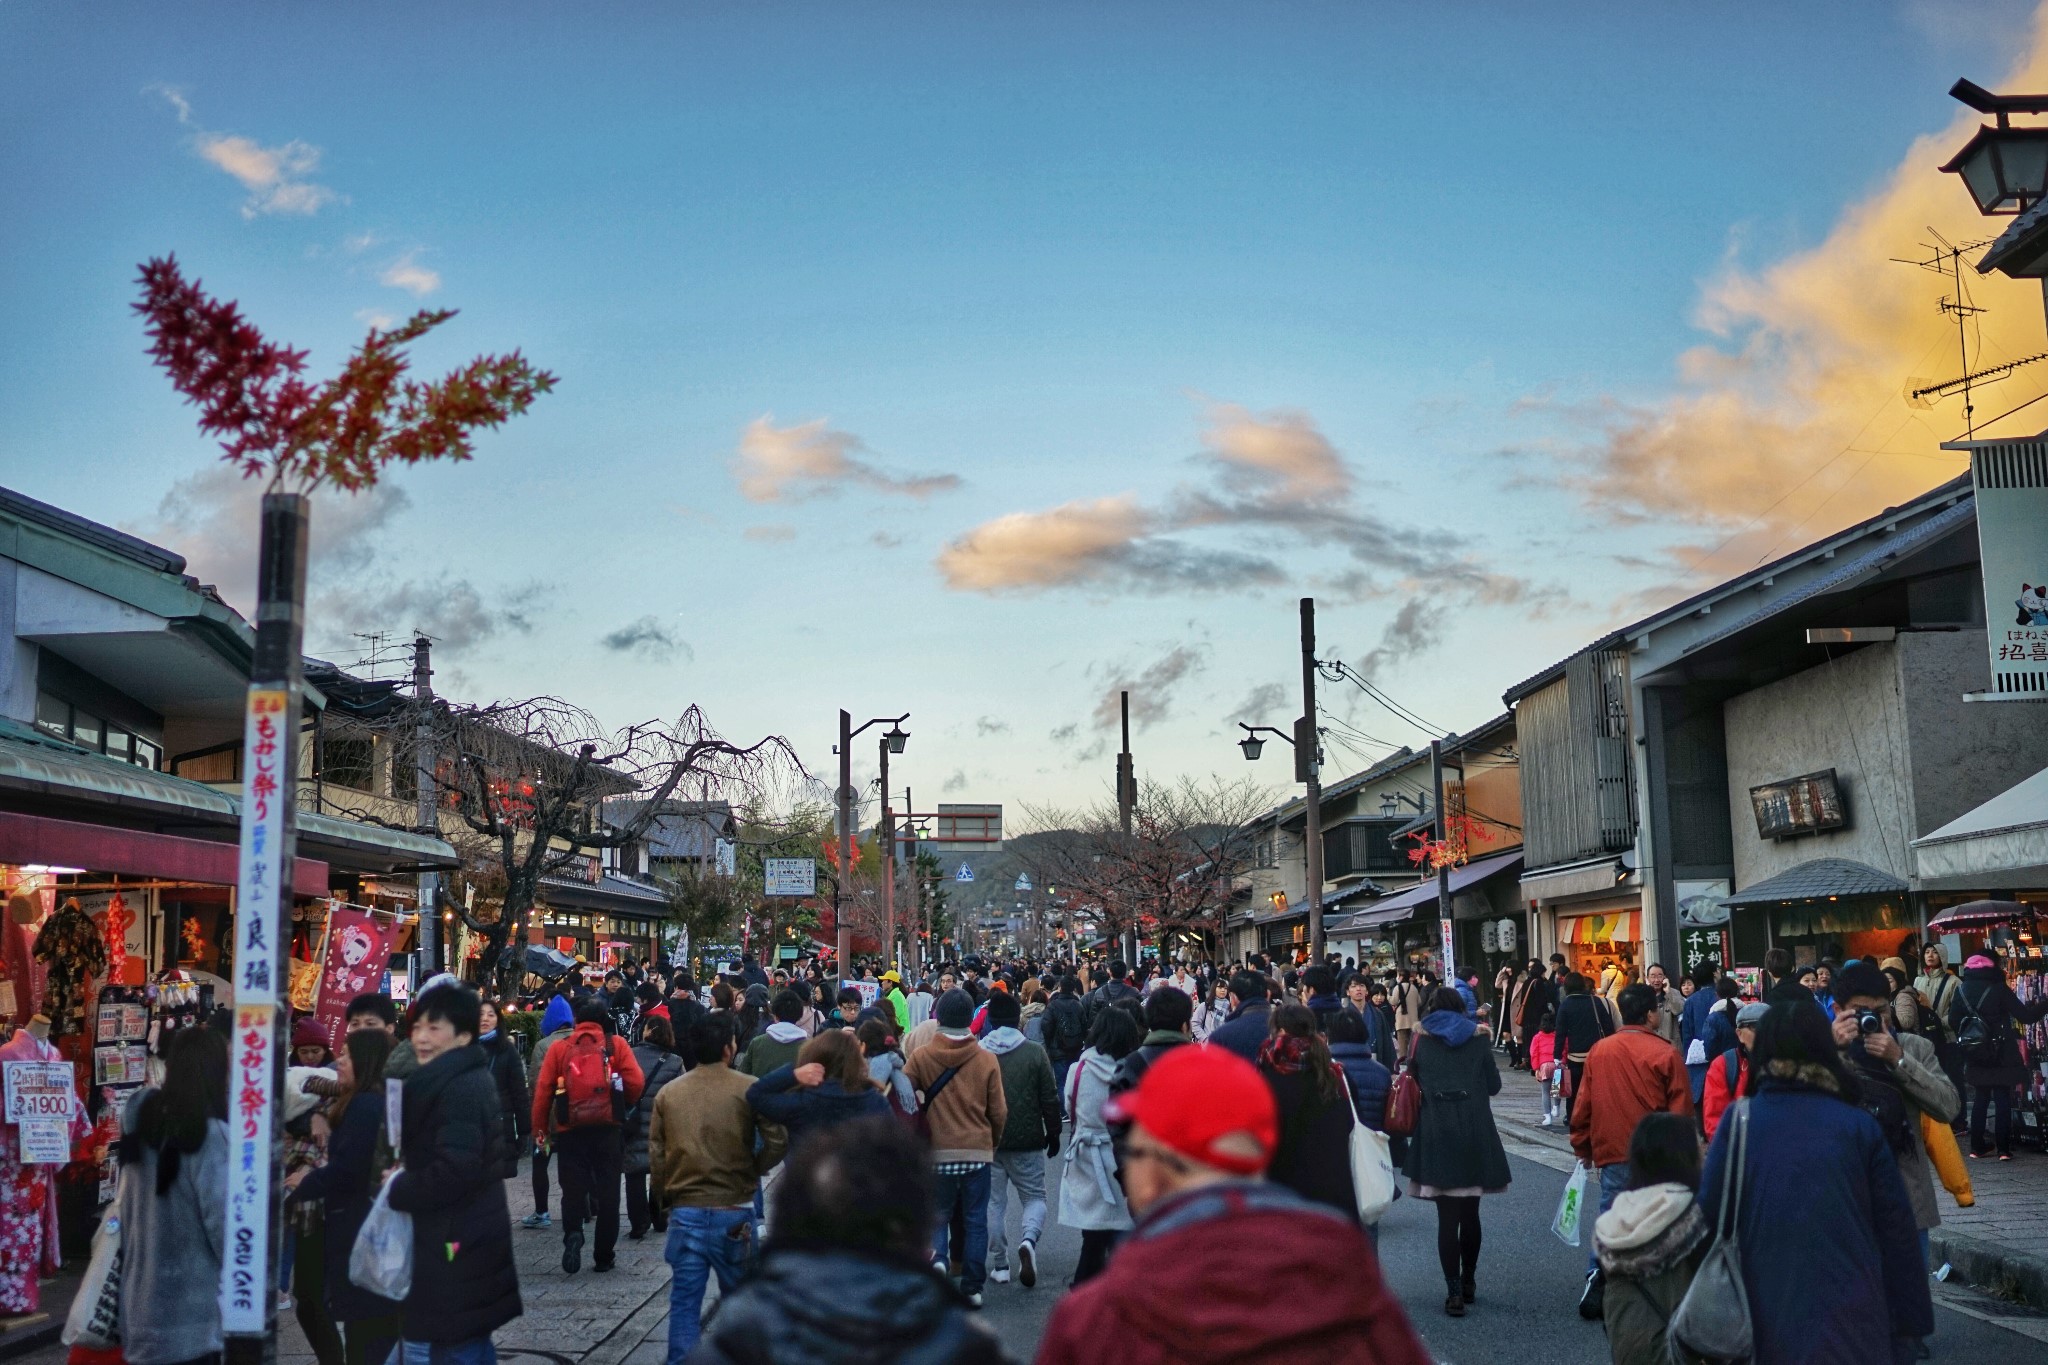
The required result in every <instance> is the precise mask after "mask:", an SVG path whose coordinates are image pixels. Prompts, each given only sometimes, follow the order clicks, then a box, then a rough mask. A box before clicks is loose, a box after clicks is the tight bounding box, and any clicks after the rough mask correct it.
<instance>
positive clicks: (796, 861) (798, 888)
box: [761, 858, 818, 896]
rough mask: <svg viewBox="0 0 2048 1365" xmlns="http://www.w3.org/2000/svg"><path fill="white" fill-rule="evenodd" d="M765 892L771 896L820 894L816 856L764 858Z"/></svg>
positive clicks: (763, 889)
mask: <svg viewBox="0 0 2048 1365" xmlns="http://www.w3.org/2000/svg"><path fill="white" fill-rule="evenodd" d="M761 866H762V869H763V873H762V875H763V880H764V885H763V887H762V891H763V894H765V895H770V896H815V895H817V894H818V860H817V859H816V858H763V859H762V860H761Z"/></svg>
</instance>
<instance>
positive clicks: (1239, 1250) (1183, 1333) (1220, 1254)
mask: <svg viewBox="0 0 2048 1365" xmlns="http://www.w3.org/2000/svg"><path fill="white" fill-rule="evenodd" d="M1111 1108H1114V1109H1115V1110H1116V1111H1117V1113H1116V1114H1115V1115H1114V1117H1115V1118H1116V1119H1117V1120H1118V1121H1125V1122H1128V1123H1130V1125H1131V1129H1130V1134H1129V1136H1128V1138H1127V1139H1126V1140H1125V1143H1124V1151H1123V1157H1124V1189H1125V1191H1126V1193H1127V1194H1128V1195H1129V1197H1130V1202H1131V1208H1132V1209H1133V1210H1134V1211H1135V1212H1137V1213H1138V1214H1139V1215H1140V1217H1139V1220H1138V1223H1137V1225H1136V1226H1135V1227H1133V1228H1132V1229H1131V1230H1130V1232H1129V1233H1127V1234H1126V1235H1125V1237H1124V1240H1123V1242H1122V1243H1121V1244H1120V1245H1119V1246H1118V1247H1117V1250H1116V1254H1115V1255H1114V1256H1113V1257H1111V1258H1110V1262H1109V1266H1108V1268H1107V1269H1105V1270H1104V1271H1103V1272H1102V1273H1101V1274H1100V1275H1098V1276H1096V1277H1095V1278H1094V1279H1092V1280H1090V1281H1089V1282H1088V1283H1086V1284H1084V1285H1082V1286H1081V1287H1080V1288H1078V1289H1076V1290H1074V1291H1073V1292H1071V1293H1069V1294H1068V1295H1067V1297H1066V1298H1065V1299H1063V1300H1061V1301H1060V1304H1059V1306H1058V1307H1057V1308H1056V1309H1054V1310H1053V1315H1052V1321H1051V1322H1050V1323H1049V1324H1048V1325H1047V1328H1046V1333H1045V1337H1044V1339H1043V1340H1042V1341H1041V1342H1040V1344H1039V1349H1038V1365H1087V1363H1088V1362H1095V1361H1101V1362H1105V1365H1109V1363H1111V1362H1113V1365H1206V1362H1212V1361H1213V1362H1221V1361H1242V1360H1313V1361H1315V1362H1316V1365H1429V1361H1430V1359H1431V1357H1430V1355H1429V1352H1428V1351H1427V1350H1425V1349H1424V1347H1423V1345H1422V1341H1421V1339H1420V1338H1418V1337H1417V1336H1416V1335H1415V1329H1414V1328H1413V1327H1411V1326H1410V1325H1409V1323H1408V1318H1407V1316H1406V1315H1405V1314H1404V1313H1402V1311H1401V1306H1400V1304H1399V1303H1397V1302H1396V1301H1395V1299H1394V1296H1393V1295H1392V1294H1390V1293H1388V1292H1387V1288H1386V1285H1385V1284H1384V1283H1382V1282H1381V1280H1380V1268H1379V1261H1378V1260H1377V1259H1376V1258H1375V1257H1374V1255H1373V1251H1372V1245H1371V1243H1369V1242H1368V1241H1367V1240H1366V1237H1365V1233H1364V1231H1363V1230H1362V1229H1361V1228H1360V1227H1359V1225H1358V1224H1357V1222H1355V1221H1354V1220H1352V1219H1349V1218H1346V1217H1344V1216H1343V1214H1341V1213H1340V1212H1338V1211H1337V1210H1335V1209H1332V1208H1330V1207H1329V1206H1328V1205H1324V1204H1314V1203H1310V1202H1309V1201H1308V1200H1306V1199H1303V1198H1302V1197H1301V1196H1299V1195H1297V1194H1295V1193H1294V1192H1293V1191H1291V1190H1288V1189H1285V1188H1283V1187H1282V1186H1279V1185H1274V1184H1271V1183H1269V1182H1267V1181H1266V1180H1265V1179H1263V1175H1264V1172H1265V1169H1266V1165H1267V1163H1268V1162H1269V1161H1271V1160H1272V1156H1273V1146H1274V1143H1275V1142H1276V1141H1277V1140H1278V1137H1279V1119H1278V1116H1277V1115H1276V1113H1275V1111H1274V1107H1273V1095H1272V1091H1271V1090H1269V1089H1268V1088H1267V1086H1266V1083H1265V1081H1264V1080H1263V1079H1262V1078H1261V1077H1260V1075H1259V1073H1258V1071H1257V1070H1256V1069H1255V1068H1253V1066H1252V1065H1251V1064H1250V1063H1249V1062H1246V1061H1245V1060H1244V1059H1243V1058H1241V1057H1238V1056H1236V1055H1234V1054H1232V1053H1230V1052H1228V1051H1225V1050H1224V1049H1222V1048H1218V1047H1211V1046H1209V1045H1207V1044H1197V1045H1191V1046H1187V1047H1177V1048H1174V1049H1173V1050H1171V1051H1170V1052H1168V1053H1166V1054H1165V1055H1164V1056H1163V1057H1161V1058H1160V1059H1159V1060H1158V1061H1156V1062H1154V1063H1153V1064H1152V1066H1151V1068H1150V1069H1149V1070H1147V1071H1146V1073H1145V1079H1144V1080H1143V1081H1142V1082H1140V1083H1139V1085H1138V1087H1137V1089H1135V1090H1130V1091H1126V1092H1125V1093H1124V1094H1122V1095H1119V1096H1116V1097H1114V1098H1112V1099H1111V1100H1110V1102H1109V1105H1108V1106H1106V1107H1105V1113H1108V1111H1109V1109H1111ZM1246 1247H1256V1248H1258V1253H1257V1254H1256V1255H1253V1256H1247V1255H1246V1254H1245V1248H1246ZM1333 1265H1339V1266H1345V1267H1347V1268H1349V1269H1347V1273H1345V1274H1343V1275H1332V1274H1330V1273H1329V1270H1330V1267H1331V1266H1333ZM1305 1284H1313V1285H1315V1286H1316V1292H1315V1293H1313V1294H1304V1293H1302V1292H1301V1287H1302V1286H1303V1285H1305Z"/></svg>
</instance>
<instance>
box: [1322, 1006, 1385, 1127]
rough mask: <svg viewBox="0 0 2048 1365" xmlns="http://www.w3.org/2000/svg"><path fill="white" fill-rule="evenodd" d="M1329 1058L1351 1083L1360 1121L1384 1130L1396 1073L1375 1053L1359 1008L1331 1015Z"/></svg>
mask: <svg viewBox="0 0 2048 1365" xmlns="http://www.w3.org/2000/svg"><path fill="white" fill-rule="evenodd" d="M1329 1040H1330V1060H1331V1061H1333V1062H1335V1063H1336V1064H1337V1065H1338V1066H1340V1067H1342V1068H1343V1069H1344V1081H1345V1083H1346V1084H1347V1085H1349V1086H1350V1087H1351V1105H1352V1108H1353V1109H1355V1110H1356V1111H1357V1113H1358V1121H1359V1122H1360V1123H1362V1124H1364V1125H1365V1126H1366V1127H1368V1128H1373V1129H1377V1130H1378V1131H1380V1132H1385V1131H1386V1128H1387V1092H1388V1091H1389V1090H1391V1089H1392V1088H1393V1085H1394V1073H1393V1072H1391V1071H1389V1070H1387V1068H1386V1067H1385V1066H1384V1065H1383V1064H1382V1063H1381V1062H1380V1059H1379V1058H1377V1057H1375V1056H1373V1049H1372V1044H1371V1043H1370V1042H1369V1041H1367V1039H1366V1025H1365V1019H1364V1018H1363V1017H1362V1016H1361V1015H1359V1013H1358V1012H1357V1011H1356V1010H1339V1011H1338V1012H1337V1013H1336V1014H1333V1015H1331V1016H1330V1032H1329Z"/></svg>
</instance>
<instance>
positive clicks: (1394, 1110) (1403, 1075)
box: [1383, 1063, 1422, 1137]
mask: <svg viewBox="0 0 2048 1365" xmlns="http://www.w3.org/2000/svg"><path fill="white" fill-rule="evenodd" d="M1421 1117H1422V1087H1421V1086H1419V1085H1417V1084H1416V1083H1415V1071H1414V1067H1413V1064H1412V1063H1411V1064H1410V1065H1409V1066H1404V1067H1402V1068H1401V1069H1400V1070H1399V1071H1397V1072H1395V1073H1394V1083H1393V1084H1392V1085H1391V1086H1389V1087H1387V1112H1386V1117H1385V1119H1384V1120H1383V1122H1384V1123H1385V1124H1386V1131H1387V1136H1388V1137H1413V1136H1414V1134H1415V1124H1416V1121H1417V1120H1418V1119H1420V1118H1421Z"/></svg>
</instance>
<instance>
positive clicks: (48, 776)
mask: <svg viewBox="0 0 2048 1365" xmlns="http://www.w3.org/2000/svg"><path fill="white" fill-rule="evenodd" d="M0 789H6V790H11V791H16V792H21V793H24V794H26V795H30V796H37V797H43V798H47V799H49V800H52V801H74V802H81V803H86V804H90V805H93V806H109V807H114V808H118V809H122V810H130V811H135V812H137V813H138V814H147V815H158V816H162V815H171V816H178V817H181V818H183V819H186V820H188V821H190V820H193V819H194V818H195V817H196V818H197V820H198V821H199V822H200V823H205V824H213V823H225V824H233V823H234V822H235V820H236V814H235V803H234V801H233V799H232V798H230V797H228V796H227V795H226V794H225V793H222V792H217V791H215V790H214V789H213V788H211V787H209V786H207V785H205V784H204V783H200V782H192V781H189V780H187V779H185V778H182V777H172V776H171V775H170V774H168V773H159V772H152V771H151V770H150V769H148V768H138V767H136V766H135V765H134V764H132V763H123V762H121V761H120V760H119V759H114V758H108V757H106V756H105V755H103V754H93V753H87V752H86V751H85V750H83V749H81V748H79V747H78V746H77V745H75V744H67V743H65V742H64V741H63V740H60V739H52V738H51V737H50V736H48V735H45V734H43V733H42V732H41V731H40V730H33V729H30V728H28V727H27V726H24V725H22V724H20V723H19V722H17V721H7V720H0ZM40 861H45V862H47V861H49V860H48V859H42V860H40ZM228 880H229V881H230V882H232V881H233V880H234V878H233V877H229V878H228ZM321 889H322V890H323V891H325V889H326V888H324V887H323V888H321Z"/></svg>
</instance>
